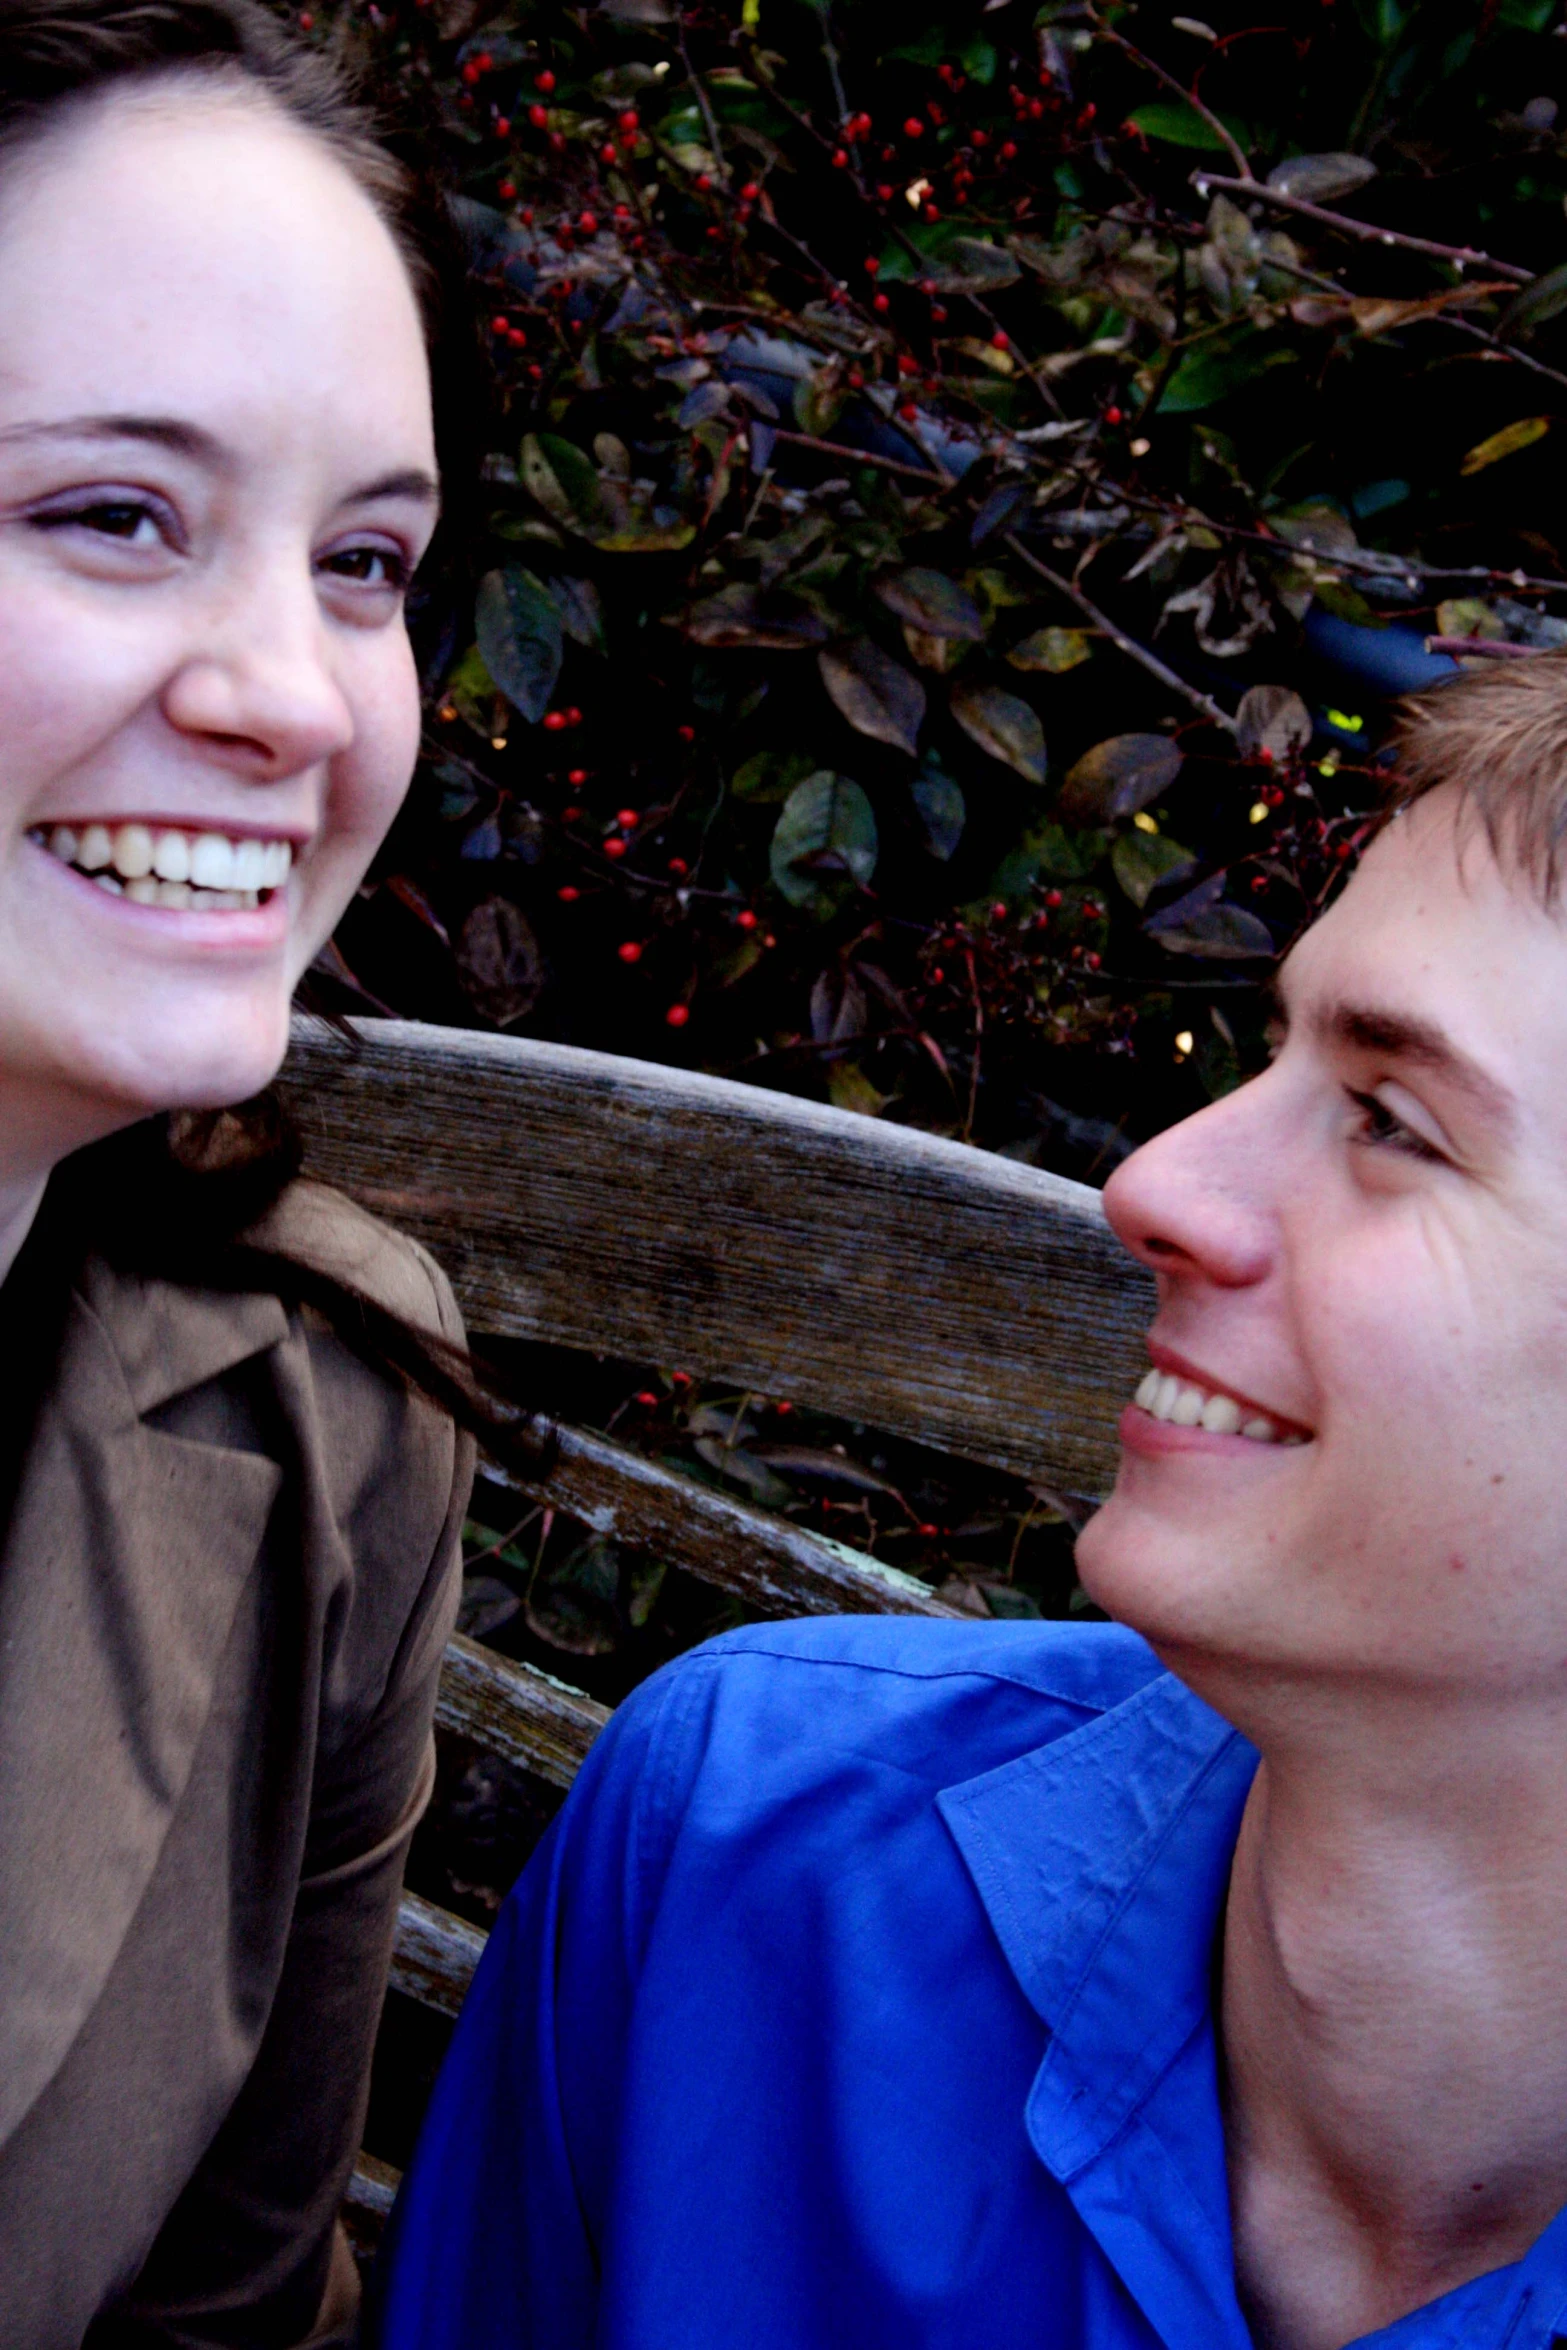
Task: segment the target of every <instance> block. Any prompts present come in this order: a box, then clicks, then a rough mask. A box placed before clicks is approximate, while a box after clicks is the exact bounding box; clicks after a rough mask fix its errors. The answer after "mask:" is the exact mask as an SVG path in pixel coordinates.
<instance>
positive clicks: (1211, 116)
mask: <svg viewBox="0 0 1567 2350" xmlns="http://www.w3.org/2000/svg"><path fill="white" fill-rule="evenodd" d="M1094 30H1095V32H1096V33H1097V34H1098V36H1099V39H1100V40H1101V41H1108V42H1109V43H1110V45H1111V47H1112V48H1115V49H1119V50H1120V52H1121V54H1122V56H1123V57H1130V58H1131V59H1132V61H1133V63H1134V64H1136V65H1140V66H1141V67H1142V69H1143V71H1144V72H1145V73H1151V74H1152V75H1153V77H1154V80H1155V81H1157V82H1163V84H1164V86H1165V88H1166V89H1167V90H1173V91H1174V92H1175V95H1176V96H1177V98H1179V99H1180V101H1181V103H1182V105H1183V106H1189V107H1190V108H1191V110H1192V112H1193V114H1196V115H1200V116H1201V118H1202V120H1203V121H1204V122H1205V123H1206V124H1207V125H1208V128H1209V129H1210V130H1211V131H1212V133H1213V135H1214V137H1215V138H1216V139H1218V140H1220V141H1221V142H1222V143H1223V146H1224V150H1225V153H1226V154H1227V155H1228V156H1229V157H1230V160H1231V161H1232V162H1233V164H1234V165H1235V168H1236V170H1237V171H1238V172H1239V173H1240V176H1241V179H1242V181H1243V182H1244V183H1245V185H1246V186H1247V187H1255V186H1256V184H1257V183H1256V181H1255V180H1254V179H1253V178H1252V175H1251V165H1250V164H1249V163H1248V162H1247V160H1246V158H1245V156H1244V154H1243V153H1242V152H1241V149H1240V148H1239V146H1237V144H1236V142H1235V139H1234V137H1233V136H1232V134H1231V133H1230V131H1229V130H1228V129H1227V128H1226V126H1225V125H1224V124H1223V123H1222V122H1221V121H1220V120H1219V117H1218V116H1217V115H1216V114H1215V113H1214V111H1213V109H1212V107H1211V106H1208V105H1205V104H1204V102H1203V100H1202V99H1201V98H1199V97H1198V95H1197V93H1196V91H1195V90H1189V89H1188V88H1187V87H1186V84H1185V83H1184V82H1183V81H1181V80H1180V79H1179V77H1178V76H1177V75H1175V74H1173V73H1167V72H1166V71H1165V69H1164V67H1163V66H1162V65H1160V64H1159V63H1158V62H1157V60H1156V59H1154V58H1152V57H1149V56H1148V55H1146V54H1145V52H1144V51H1143V50H1141V49H1139V48H1138V47H1137V46H1136V44H1135V43H1134V42H1131V41H1129V40H1127V38H1126V36H1125V35H1124V33H1117V32H1113V31H1112V30H1111V28H1110V26H1109V25H1107V24H1104V23H1102V22H1101V20H1100V19H1099V18H1098V17H1097V16H1096V17H1095V18H1094Z"/></svg>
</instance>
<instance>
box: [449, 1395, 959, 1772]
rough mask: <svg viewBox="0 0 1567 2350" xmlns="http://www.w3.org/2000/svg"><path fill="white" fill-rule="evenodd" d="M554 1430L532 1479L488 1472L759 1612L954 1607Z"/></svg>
mask: <svg viewBox="0 0 1567 2350" xmlns="http://www.w3.org/2000/svg"><path fill="white" fill-rule="evenodd" d="M559 1435H560V1449H559V1454H558V1457H557V1460H556V1463H555V1467H554V1468H553V1469H552V1471H551V1472H550V1474H549V1476H548V1477H545V1478H541V1479H539V1480H538V1481H537V1482H534V1481H531V1480H528V1479H524V1478H520V1477H516V1476H513V1475H512V1474H511V1473H510V1472H508V1471H503V1470H497V1469H493V1468H492V1469H488V1470H487V1471H486V1474H487V1475H489V1476H492V1477H499V1478H500V1480H501V1482H502V1483H504V1484H507V1485H511V1486H514V1487H515V1489H516V1490H517V1491H518V1492H519V1493H528V1494H538V1495H542V1496H544V1497H545V1498H546V1499H548V1500H549V1501H552V1502H553V1503H554V1504H555V1505H556V1507H557V1508H558V1509H564V1510H569V1511H570V1513H571V1515H572V1516H573V1517H574V1518H581V1519H582V1520H583V1521H584V1523H585V1524H587V1525H589V1526H591V1527H592V1528H593V1529H594V1531H595V1533H598V1534H603V1535H605V1536H606V1537H608V1538H609V1539H610V1540H613V1541H617V1542H624V1543H627V1544H629V1545H631V1546H632V1547H633V1548H636V1549H642V1550H649V1551H652V1552H653V1553H654V1554H655V1555H656V1556H657V1557H659V1558H661V1559H663V1560H665V1561H666V1563H667V1564H669V1565H670V1566H678V1567H684V1568H686V1569H687V1570H688V1571H689V1572H690V1573H691V1574H693V1575H697V1576H700V1577H701V1579H702V1581H703V1582H704V1583H716V1584H717V1585H719V1587H720V1588H721V1589H722V1590H725V1591H733V1592H735V1593H737V1594H738V1595H739V1597H740V1598H742V1599H746V1600H749V1601H750V1602H751V1604H752V1605H753V1606H754V1607H757V1608H759V1609H761V1611H762V1613H763V1614H764V1615H771V1616H799V1615H892V1616H951V1615H955V1614H956V1613H957V1610H956V1609H954V1608H951V1607H949V1606H948V1605H947V1603H946V1601H945V1600H943V1599H938V1598H937V1597H936V1594H935V1593H934V1591H932V1590H931V1588H930V1586H929V1584H928V1583H922V1582H921V1581H920V1580H919V1578H918V1576H917V1575H905V1574H904V1573H903V1572H902V1570H901V1568H898V1567H888V1566H883V1565H882V1563H881V1561H880V1560H879V1559H873V1558H869V1557H867V1556H866V1554H865V1553H864V1552H863V1551H858V1550H851V1549H850V1548H849V1546H848V1545H847V1543H843V1542H833V1541H830V1540H828V1539H827V1538H826V1537H825V1536H823V1535H819V1534H808V1533H807V1532H806V1531H805V1530H804V1528H803V1527H800V1526H792V1525H791V1524H790V1523H789V1520H788V1519H787V1518H777V1517H773V1516H771V1515H770V1514H769V1513H768V1512H767V1511H766V1510H759V1509H753V1508H751V1507H750V1505H749V1504H747V1503H745V1502H741V1501H734V1500H731V1498H730V1497H729V1495H728V1494H726V1493H718V1492H715V1491H714V1489H713V1488H712V1487H711V1486H710V1485H699V1484H698V1483H697V1481H696V1479H695V1478H694V1477H681V1476H678V1475H676V1474H675V1473H674V1472H673V1471H671V1470H669V1469H664V1468H660V1466H659V1464H658V1463H657V1462H656V1461H650V1460H648V1459H646V1458H645V1457H644V1456H643V1455H642V1454H641V1453H635V1452H630V1451H628V1450H627V1449H626V1447H625V1446H624V1445H621V1444H616V1443H615V1442H614V1441H613V1440H612V1439H611V1438H610V1437H607V1436H599V1435H597V1434H595V1433H594V1432H593V1431H592V1430H590V1429H586V1428H562V1429H561V1430H560V1432H559ZM535 1767H536V1766H535ZM546 1775H548V1774H546ZM563 1783H564V1782H563Z"/></svg>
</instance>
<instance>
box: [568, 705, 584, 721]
mask: <svg viewBox="0 0 1567 2350" xmlns="http://www.w3.org/2000/svg"><path fill="white" fill-rule="evenodd" d="M566 724H567V725H568V726H580V725H581V724H582V712H581V711H580V710H579V709H578V708H577V705H576V703H575V702H573V704H572V706H571V708H570V709H569V710H568V711H567V712H566Z"/></svg>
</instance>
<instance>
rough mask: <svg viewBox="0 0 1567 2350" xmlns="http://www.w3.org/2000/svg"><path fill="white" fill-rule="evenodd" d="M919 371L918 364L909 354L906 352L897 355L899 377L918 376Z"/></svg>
mask: <svg viewBox="0 0 1567 2350" xmlns="http://www.w3.org/2000/svg"><path fill="white" fill-rule="evenodd" d="M919 371H920V363H919V361H918V360H917V359H916V358H914V357H913V356H912V354H911V353H909V352H908V351H900V352H899V353H898V373H899V374H900V375H918V373H919Z"/></svg>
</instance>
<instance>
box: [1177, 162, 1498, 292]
mask: <svg viewBox="0 0 1567 2350" xmlns="http://www.w3.org/2000/svg"><path fill="white" fill-rule="evenodd" d="M1191 182H1192V186H1193V187H1194V188H1195V189H1196V191H1197V193H1198V195H1199V196H1206V195H1207V194H1208V193H1209V192H1210V190H1212V189H1214V188H1217V189H1219V190H1220V192H1221V193H1222V194H1224V195H1229V196H1242V197H1244V198H1245V199H1246V200H1247V202H1248V203H1252V204H1267V205H1270V206H1271V207H1272V209H1273V210H1274V211H1275V212H1292V213H1294V214H1295V215H1296V216H1297V217H1298V218H1299V219H1301V220H1314V221H1316V223H1317V224H1318V226H1319V227H1320V228H1330V229H1336V230H1337V231H1338V233H1339V235H1340V236H1344V237H1353V238H1355V240H1356V241H1357V242H1358V243H1359V244H1362V245H1397V246H1398V247H1399V248H1400V249H1401V250H1402V251H1403V252H1405V253H1428V254H1429V255H1430V256H1431V258H1432V260H1433V261H1450V262H1451V263H1452V264H1453V266H1454V268H1455V269H1495V270H1499V271H1500V273H1501V275H1502V276H1503V277H1505V278H1508V279H1510V280H1511V282H1512V283H1513V284H1514V285H1520V286H1527V285H1532V284H1533V283H1534V272H1533V270H1530V269H1520V268H1519V267H1518V265H1517V264H1516V262H1512V261H1498V260H1497V259H1496V257H1495V255H1494V254H1491V253H1477V252H1476V251H1475V248H1474V247H1473V246H1472V245H1439V244H1437V243H1436V242H1435V241H1434V240H1433V239H1432V238H1430V237H1412V236H1410V235H1409V234H1408V233H1407V232H1406V231H1405V230H1404V229H1400V228H1376V227H1374V226H1373V225H1372V223H1371V222H1370V221H1368V220H1352V219H1351V218H1350V216H1349V214H1348V213H1347V212H1330V211H1328V209H1327V208H1326V206H1325V205H1322V204H1308V203H1307V201H1306V199H1305V197H1304V196H1286V195H1285V194H1284V192H1283V190H1282V189H1280V188H1268V187H1264V186H1263V184H1262V182H1261V181H1260V180H1254V179H1252V178H1251V177H1250V176H1249V175H1248V176H1247V177H1246V178H1245V179H1237V180H1232V179H1225V178H1222V177H1220V176H1219V175H1217V174H1216V173H1214V172H1211V171H1194V172H1193V173H1192V175H1191Z"/></svg>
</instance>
